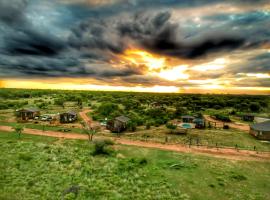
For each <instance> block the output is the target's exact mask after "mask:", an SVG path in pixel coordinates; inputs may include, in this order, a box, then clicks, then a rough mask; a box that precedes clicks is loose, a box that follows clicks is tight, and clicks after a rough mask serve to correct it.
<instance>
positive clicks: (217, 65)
mask: <svg viewBox="0 0 270 200" xmlns="http://www.w3.org/2000/svg"><path fill="white" fill-rule="evenodd" d="M226 62H227V61H226V60H225V59H224V58H217V59H215V60H214V61H213V62H209V63H205V64H202V65H197V66H195V67H193V68H192V69H193V70H196V71H208V70H220V69H223V68H224V67H225V64H226Z"/></svg>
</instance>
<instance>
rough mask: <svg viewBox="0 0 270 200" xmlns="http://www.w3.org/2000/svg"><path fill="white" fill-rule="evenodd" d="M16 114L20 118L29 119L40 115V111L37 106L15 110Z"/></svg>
mask: <svg viewBox="0 0 270 200" xmlns="http://www.w3.org/2000/svg"><path fill="white" fill-rule="evenodd" d="M16 114H17V116H18V117H19V118H20V119H21V120H29V119H34V118H35V117H38V116H40V111H39V109H37V108H22V109H19V110H16Z"/></svg>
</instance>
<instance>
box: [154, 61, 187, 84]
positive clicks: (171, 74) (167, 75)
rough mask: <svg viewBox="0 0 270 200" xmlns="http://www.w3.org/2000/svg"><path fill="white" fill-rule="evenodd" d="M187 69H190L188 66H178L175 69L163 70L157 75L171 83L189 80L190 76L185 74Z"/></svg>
mask: <svg viewBox="0 0 270 200" xmlns="http://www.w3.org/2000/svg"><path fill="white" fill-rule="evenodd" d="M187 68H188V66H187V65H181V66H176V67H173V68H172V69H167V70H161V71H160V72H158V73H157V76H159V77H160V78H164V79H166V80H169V81H176V80H180V79H188V78H189V75H188V74H185V73H184V72H185V70H187Z"/></svg>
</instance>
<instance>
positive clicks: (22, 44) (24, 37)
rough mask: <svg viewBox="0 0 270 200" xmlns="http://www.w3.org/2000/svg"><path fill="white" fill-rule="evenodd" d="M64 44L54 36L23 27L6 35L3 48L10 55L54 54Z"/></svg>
mask: <svg viewBox="0 0 270 200" xmlns="http://www.w3.org/2000/svg"><path fill="white" fill-rule="evenodd" d="M64 46H65V44H64V42H63V41H61V40H60V39H57V38H55V37H54V36H50V35H48V34H43V33H39V32H36V31H33V30H30V29H25V30H18V32H15V33H13V34H12V35H9V36H8V39H7V40H6V49H5V50H6V53H8V54H11V55H33V56H54V55H57V54H58V53H59V52H60V51H61V50H62V49H63V48H64Z"/></svg>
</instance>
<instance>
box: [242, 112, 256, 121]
mask: <svg viewBox="0 0 270 200" xmlns="http://www.w3.org/2000/svg"><path fill="white" fill-rule="evenodd" d="M241 117H242V120H243V121H247V122H253V121H254V117H255V116H254V114H250V113H246V114H243V115H242V116H241Z"/></svg>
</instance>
